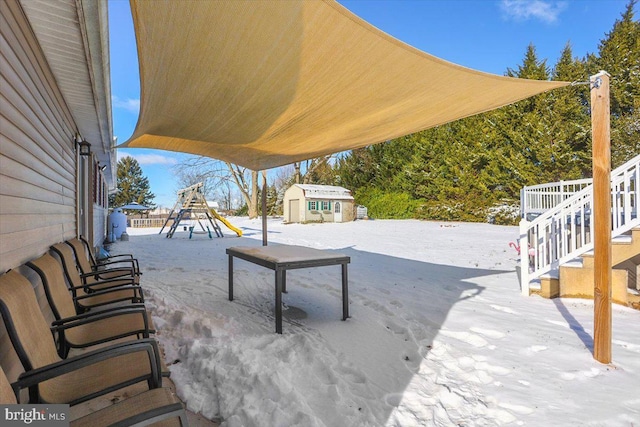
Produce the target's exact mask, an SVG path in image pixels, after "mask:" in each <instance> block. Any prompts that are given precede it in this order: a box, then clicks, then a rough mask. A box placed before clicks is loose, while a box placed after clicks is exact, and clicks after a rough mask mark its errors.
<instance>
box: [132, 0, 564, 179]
mask: <svg viewBox="0 0 640 427" xmlns="http://www.w3.org/2000/svg"><path fill="white" fill-rule="evenodd" d="M131 8H132V13H133V22H134V27H135V32H136V38H137V42H138V56H139V61H140V78H141V99H140V117H139V119H138V123H137V126H136V129H135V132H134V133H133V135H132V136H131V138H130V139H129V140H128V141H127V142H125V143H124V144H122V145H121V146H122V147H131V148H156V149H163V150H170V151H180V152H185V153H192V154H199V155H203V156H208V157H212V158H217V159H221V160H225V161H229V162H232V163H235V164H238V165H242V166H246V167H249V168H251V169H254V170H261V169H268V168H271V167H276V166H281V165H284V164H288V163H292V162H294V161H299V160H304V159H308V158H312V157H318V156H320V155H323V154H329V153H334V152H339V151H344V150H348V149H352V148H358V147H362V146H365V145H370V144H374V143H378V142H383V141H386V140H389V139H392V138H396V137H400V136H403V135H407V134H410V133H413V132H417V131H420V130H424V129H427V128H430V127H434V126H437V125H440V124H443V123H447V122H450V121H453V120H456V119H460V118H463V117H467V116H470V115H473V114H477V113H481V112H484V111H488V110H492V109H495V108H498V107H501V106H503V105H507V104H510V103H513V102H515V101H518V100H521V99H524V98H527V97H530V96H532V95H535V94H538V93H541V92H544V91H546V90H550V89H553V88H556V87H560V86H564V85H566V84H567V83H565V82H549V81H537V80H523V79H514V78H508V77H503V76H496V75H492V74H486V73H481V72H478V71H474V70H470V69H467V68H463V67H460V66H457V65H454V64H451V63H448V62H446V61H443V60H441V59H438V58H436V57H434V56H431V55H428V54H426V53H424V52H421V51H419V50H417V49H415V48H412V47H411V46H408V45H406V44H404V43H402V42H400V41H398V40H396V39H394V38H392V37H390V36H389V35H387V34H385V33H383V32H381V31H380V30H378V29H376V28H375V27H373V26H371V25H369V24H368V23H366V22H365V21H363V20H362V19H360V18H358V17H357V16H355V15H354V14H352V13H351V12H349V11H348V10H347V9H345V8H344V7H342V6H340V5H339V4H337V3H335V2H333V1H303V2H291V1H239V0H228V1H172V0H165V1H159V0H153V1H151V0H132V1H131ZM470 48H472V47H470Z"/></svg>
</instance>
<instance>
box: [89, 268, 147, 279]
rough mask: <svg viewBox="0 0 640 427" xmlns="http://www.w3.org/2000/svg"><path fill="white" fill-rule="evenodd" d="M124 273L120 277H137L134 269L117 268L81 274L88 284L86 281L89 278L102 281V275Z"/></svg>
mask: <svg viewBox="0 0 640 427" xmlns="http://www.w3.org/2000/svg"><path fill="white" fill-rule="evenodd" d="M112 272H113V273H122V274H121V275H120V276H131V277H133V276H135V271H134V268H133V267H117V268H109V269H106V270H93V271H91V272H89V273H81V274H80V278H81V279H82V280H83V281H85V282H86V279H87V278H89V277H95V278H96V280H99V279H100V275H101V274H104V273H112Z"/></svg>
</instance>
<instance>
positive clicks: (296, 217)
mask: <svg viewBox="0 0 640 427" xmlns="http://www.w3.org/2000/svg"><path fill="white" fill-rule="evenodd" d="M289 222H300V200H299V199H294V200H289Z"/></svg>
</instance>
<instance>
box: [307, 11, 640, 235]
mask: <svg viewBox="0 0 640 427" xmlns="http://www.w3.org/2000/svg"><path fill="white" fill-rule="evenodd" d="M635 4H636V1H635V0H634V1H631V2H629V3H628V5H627V7H626V10H625V11H624V13H623V14H622V16H621V18H620V19H619V20H617V21H616V22H615V24H614V26H613V29H612V30H611V32H609V33H608V34H606V36H605V38H604V39H603V40H601V42H600V43H599V46H598V53H597V54H589V55H587V56H586V57H585V58H577V57H575V56H574V55H573V52H572V49H571V45H570V43H567V44H566V45H565V47H564V49H563V50H562V52H561V55H560V57H559V59H558V61H557V63H556V64H555V65H553V66H552V67H549V65H548V64H547V62H546V60H545V59H540V58H539V57H538V56H537V54H536V49H535V46H534V45H532V44H531V45H529V46H528V47H527V49H526V52H525V55H524V58H523V60H522V63H521V64H520V65H518V66H517V67H516V68H514V69H511V68H510V69H507V70H506V72H505V74H506V75H507V76H510V77H518V78H526V79H536V80H549V79H552V80H561V81H568V82H586V81H588V79H589V76H591V75H594V74H596V73H598V72H599V71H600V70H606V71H607V72H608V73H609V74H610V75H611V144H612V147H611V156H612V165H613V166H614V167H616V166H619V165H621V164H622V163H624V162H625V161H627V160H629V159H631V158H632V157H634V156H636V155H638V154H639V153H640V22H639V21H638V20H635V19H634V13H633V8H634V6H635ZM591 163H592V159H591V117H590V92H589V85H585V84H578V85H572V86H568V87H564V88H560V89H555V90H553V91H550V92H546V93H543V94H540V95H537V96H534V97H532V98H528V99H525V100H523V101H520V102H518V103H515V104H512V105H509V106H506V107H503V108H500V109H498V110H494V111H491V112H488V113H484V114H480V115H476V116H473V117H469V118H466V119H462V120H458V121H455V122H452V123H449V124H445V125H443V126H439V127H437V128H433V129H429V130H426V131H422V132H418V133H415V134H412V135H407V136H405V137H402V138H397V139H394V140H391V141H388V142H386V143H383V144H378V145H372V146H368V147H365V148H361V149H358V150H353V151H350V152H348V153H344V154H342V155H341V156H340V158H339V160H338V161H337V162H336V163H335V164H334V165H333V167H331V168H330V169H327V170H326V171H324V172H325V173H323V175H322V176H319V177H318V180H317V182H319V183H320V182H321V183H325V184H336V185H341V186H343V187H346V188H349V189H351V190H352V191H353V192H354V194H355V199H356V202H357V203H359V204H363V205H365V206H367V207H368V209H369V214H370V215H372V216H373V217H378V218H421V219H433V220H462V221H486V220H487V219H489V220H491V221H495V222H497V223H505V224H513V223H515V222H516V221H517V219H518V212H519V197H520V190H521V189H522V187H524V186H529V185H535V184H542V183H546V182H556V181H560V180H571V179H579V178H586V177H591V169H592V165H591Z"/></svg>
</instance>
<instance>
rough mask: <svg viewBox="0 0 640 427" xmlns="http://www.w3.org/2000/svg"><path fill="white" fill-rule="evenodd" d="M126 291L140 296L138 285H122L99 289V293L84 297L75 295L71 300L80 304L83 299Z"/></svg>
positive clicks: (140, 290) (140, 289)
mask: <svg viewBox="0 0 640 427" xmlns="http://www.w3.org/2000/svg"><path fill="white" fill-rule="evenodd" d="M128 290H132V291H134V293H139V294H140V295H142V288H141V287H140V286H138V285H122V286H113V287H111V288H106V289H100V290H99V291H95V292H91V293H90V294H86V295H77V296H75V297H74V298H73V299H74V301H80V302H81V301H82V300H83V299H86V298H92V297H96V296H99V295H106V294H110V293H113V292H119V291H128ZM127 299H128V298H127Z"/></svg>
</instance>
